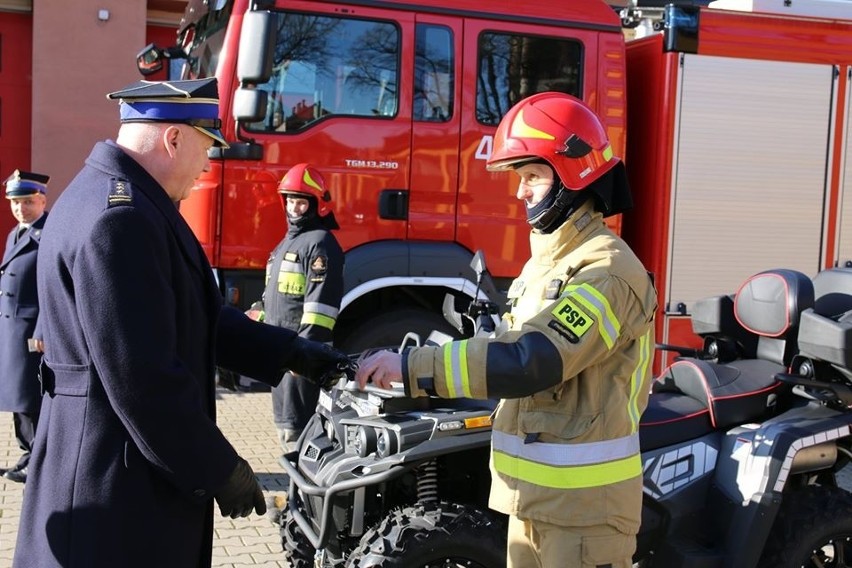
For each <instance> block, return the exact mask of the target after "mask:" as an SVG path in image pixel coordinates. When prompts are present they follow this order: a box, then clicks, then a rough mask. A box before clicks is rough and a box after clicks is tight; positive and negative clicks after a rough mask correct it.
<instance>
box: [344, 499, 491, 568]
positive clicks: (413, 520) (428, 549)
mask: <svg viewBox="0 0 852 568" xmlns="http://www.w3.org/2000/svg"><path fill="white" fill-rule="evenodd" d="M427 566H465V568H498V567H499V568H503V567H505V566H506V523H505V519H504V518H503V517H501V516H498V515H497V514H495V513H491V512H490V511H482V510H479V509H475V508H473V507H469V506H465V505H457V504H454V503H441V504H439V505H437V506H436V507H430V508H428V509H427V508H424V507H423V506H421V505H418V506H414V507H408V508H405V509H402V510H397V511H394V512H392V513H391V514H390V515H388V516H387V517H385V519H384V520H382V522H381V523H379V524H378V526H376V527H374V528H372V529H370V530H369V531H367V532H366V533H365V534H364V536H363V537H362V538H361V543H360V544H359V545H358V547H357V548H356V549H355V550H354V551H353V552H352V554H351V555H350V556H349V560H348V561H347V563H346V567H347V568H377V567H382V568H425V567H427Z"/></svg>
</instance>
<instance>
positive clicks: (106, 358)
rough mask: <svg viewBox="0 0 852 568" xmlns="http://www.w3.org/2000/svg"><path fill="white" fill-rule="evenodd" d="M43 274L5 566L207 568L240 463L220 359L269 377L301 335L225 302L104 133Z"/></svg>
mask: <svg viewBox="0 0 852 568" xmlns="http://www.w3.org/2000/svg"><path fill="white" fill-rule="evenodd" d="M38 273H39V278H38V289H39V298H40V300H41V309H42V311H41V321H40V330H41V331H42V332H43V337H44V341H45V365H46V366H47V369H45V370H44V375H45V378H44V383H45V385H44V386H45V390H46V394H45V396H44V403H43V406H42V411H41V419H40V422H39V428H38V432H37V435H36V440H35V447H34V450H33V456H32V460H31V462H30V473H29V478H28V479H27V487H26V490H25V492H24V504H23V510H22V513H21V520H20V528H19V530H18V542H17V547H16V550H15V558H14V563H13V566H15V568H25V567H38V568H52V567H60V566H61V567H63V568H84V567H85V568H97V567H109V568H115V567H117V566H121V567H124V568H129V567H139V568H142V567H144V568H151V567H153V566H156V567H158V568H165V567H175V568H194V567H199V566H209V565H210V562H211V559H210V555H211V545H212V533H213V504H214V502H213V493H214V492H215V491H216V490H217V489H218V488H220V487H221V486H222V485H223V484H224V483H225V481H226V480H227V478H228V475H229V474H230V472H231V471H232V469H233V468H234V466H235V464H236V461H237V455H236V453H235V451H234V449H233V448H232V447H231V444H230V443H228V441H227V440H226V439H225V437H224V436H223V435H222V432H221V431H220V430H219V429H218V428H217V427H216V424H215V384H214V380H215V379H214V369H215V367H216V364H217V363H218V364H220V365H222V366H224V367H229V368H232V369H233V370H235V371H237V372H240V373H243V374H245V375H248V376H252V377H255V378H258V379H261V380H265V381H267V382H269V383H270V384H274V383H275V382H277V381H278V380H279V378H280V376H281V369H282V368H284V367H287V366H289V365H288V364H289V363H292V362H293V361H292V357H298V353H294V352H293V350H294V346H293V345H294V342H293V338H294V337H296V335H295V334H294V333H293V332H291V331H288V330H282V329H279V328H274V327H272V326H266V325H263V324H258V323H256V322H252V321H251V320H249V319H248V318H246V317H245V316H244V315H243V314H242V313H240V312H239V311H237V310H234V309H233V308H227V307H224V308H223V307H222V301H221V296H220V294H219V292H218V290H217V287H216V285H215V283H214V280H213V277H212V272H211V270H210V266H209V265H208V263H207V261H206V259H205V257H204V254H203V252H202V250H201V247H200V245H199V243H198V241H197V240H196V239H195V237H194V235H193V234H192V232H191V231H190V228H189V226H188V225H187V224H186V223H185V222H184V220H183V218H182V217H181V216H180V214H179V213H178V210H177V208H176V207H175V205H174V204H173V203H172V202H171V201H170V200H169V198H168V197H167V195H166V193H165V191H164V190H163V189H162V188H161V187H160V186H159V185H158V184H157V182H156V181H155V180H154V179H153V178H152V177H151V176H150V175H149V174H148V173H147V172H146V171H145V170H144V169H143V168H142V167H141V166H139V165H138V163H137V162H135V161H134V160H133V159H131V158H130V157H129V156H128V155H126V154H125V153H124V152H123V151H122V150H121V149H120V148H119V147H118V146H116V145H114V144H113V143H111V142H101V143H98V144H97V145H96V146H95V147H94V149H93V150H92V153H91V154H90V156H89V157H88V159H87V160H86V165H85V167H84V168H83V169H82V170H81V171H80V173H79V174H78V175H77V177H76V178H75V179H74V180H73V181H72V182H71V184H70V185H69V186H68V188H67V189H66V190H65V191H64V192H63V193H62V195H61V196H60V198H59V199H58V200H57V202H56V204H55V206H54V207H53V209H52V212H51V215H50V219H49V221H48V222H47V223H46V225H45V228H44V232H43V235H42V241H41V250H40V253H39V258H38ZM297 341H298V340H297ZM241 360H244V361H247V362H248V363H247V365H239V364H238V362H239V361H241Z"/></svg>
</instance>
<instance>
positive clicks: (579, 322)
mask: <svg viewBox="0 0 852 568" xmlns="http://www.w3.org/2000/svg"><path fill="white" fill-rule="evenodd" d="M551 313H552V314H553V317H554V318H556V321H558V322H559V323H561V324H562V325H563V326H564V327H565V329H568V330H570V331H571V333H572V334H574V335H575V336H576V337H577V338H578V339H579V338H580V337H583V335H584V334H585V333H586V332H587V331H589V329H590V328H591V327H592V325H594V323H595V320H594V319H592V317H591V316H590V315H589V314H587V313H586V312H585V311H583V310H582V309H580V306H578V305H577V304H576V303H575V302H573V301H572V300H571V297H570V296H569V297H567V298H564V299H563V300H562V301H561V302H559V303H558V304H557V305H556V307H555V308H553V311H552V312H551Z"/></svg>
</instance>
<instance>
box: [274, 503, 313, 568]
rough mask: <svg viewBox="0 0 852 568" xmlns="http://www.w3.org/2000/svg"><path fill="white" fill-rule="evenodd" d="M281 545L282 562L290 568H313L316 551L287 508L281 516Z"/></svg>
mask: <svg viewBox="0 0 852 568" xmlns="http://www.w3.org/2000/svg"><path fill="white" fill-rule="evenodd" d="M281 544H282V545H283V547H284V561H285V562H287V566H290V568H313V565H314V553H315V552H316V549H315V548H314V547H313V546H311V543H310V541H309V540H308V537H306V536H305V535H304V534H303V533H302V530H301V529H300V528H299V525H297V524H296V520H295V519H294V518H293V515H292V514H291V513H290V509H289V507H288V508H287V509H286V510H285V511H284V514H283V515H281Z"/></svg>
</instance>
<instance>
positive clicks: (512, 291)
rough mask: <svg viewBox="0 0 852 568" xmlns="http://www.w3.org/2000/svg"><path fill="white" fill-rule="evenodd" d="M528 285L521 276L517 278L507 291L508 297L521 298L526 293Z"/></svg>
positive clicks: (511, 298)
mask: <svg viewBox="0 0 852 568" xmlns="http://www.w3.org/2000/svg"><path fill="white" fill-rule="evenodd" d="M526 288H527V285H526V284H525V283H524V281H523V280H521V279H520V278H516V279H515V280H514V281H513V282H512V285H511V286H509V291H508V292H507V293H506V297H507V298H508V299H510V300H514V299H516V298H520V297H521V296H523V294H524V290H526Z"/></svg>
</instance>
